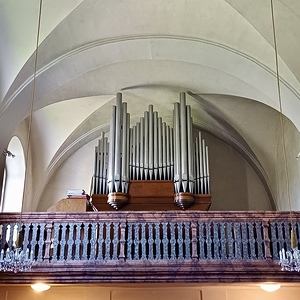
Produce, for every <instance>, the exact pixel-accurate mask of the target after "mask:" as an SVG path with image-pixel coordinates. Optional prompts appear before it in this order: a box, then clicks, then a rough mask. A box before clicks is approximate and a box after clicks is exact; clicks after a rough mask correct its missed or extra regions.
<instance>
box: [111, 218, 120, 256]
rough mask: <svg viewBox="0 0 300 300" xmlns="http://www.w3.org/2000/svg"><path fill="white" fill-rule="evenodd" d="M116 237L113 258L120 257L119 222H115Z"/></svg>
mask: <svg viewBox="0 0 300 300" xmlns="http://www.w3.org/2000/svg"><path fill="white" fill-rule="evenodd" d="M113 231H114V239H113V255H112V260H117V259H118V244H119V223H118V222H114V223H113Z"/></svg>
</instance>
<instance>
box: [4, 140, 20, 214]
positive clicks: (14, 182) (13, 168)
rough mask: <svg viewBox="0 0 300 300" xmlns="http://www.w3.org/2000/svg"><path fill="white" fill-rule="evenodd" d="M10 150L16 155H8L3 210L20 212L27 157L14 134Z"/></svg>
mask: <svg viewBox="0 0 300 300" xmlns="http://www.w3.org/2000/svg"><path fill="white" fill-rule="evenodd" d="M8 150H9V151H10V152H11V153H13V154H14V155H15V156H14V157H12V156H6V166H5V173H4V177H3V191H2V201H1V211H2V212H20V211H21V209H22V198H23V189H24V180H25V158H24V151H23V147H22V144H21V142H20V140H19V138H17V137H16V136H14V137H13V138H12V139H11V141H10V143H9V145H8Z"/></svg>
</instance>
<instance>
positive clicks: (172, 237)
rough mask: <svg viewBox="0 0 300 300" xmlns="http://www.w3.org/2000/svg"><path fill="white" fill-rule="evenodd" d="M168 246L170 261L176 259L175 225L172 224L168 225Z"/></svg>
mask: <svg viewBox="0 0 300 300" xmlns="http://www.w3.org/2000/svg"><path fill="white" fill-rule="evenodd" d="M170 246H171V249H170V250H171V253H170V259H172V260H175V259H176V258H177V257H176V238H175V225H174V223H173V222H172V223H170Z"/></svg>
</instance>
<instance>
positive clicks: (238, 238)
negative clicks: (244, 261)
mask: <svg viewBox="0 0 300 300" xmlns="http://www.w3.org/2000/svg"><path fill="white" fill-rule="evenodd" d="M233 226H234V228H233V234H234V235H233V236H234V240H235V258H236V259H241V258H242V248H241V244H242V239H241V228H240V223H234V225H233Z"/></svg>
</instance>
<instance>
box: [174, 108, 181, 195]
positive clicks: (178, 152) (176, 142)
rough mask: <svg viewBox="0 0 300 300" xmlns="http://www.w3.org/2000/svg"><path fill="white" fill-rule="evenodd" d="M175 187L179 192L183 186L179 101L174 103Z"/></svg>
mask: <svg viewBox="0 0 300 300" xmlns="http://www.w3.org/2000/svg"><path fill="white" fill-rule="evenodd" d="M173 123H174V125H173V126H174V188H175V192H176V193H179V192H180V188H181V161H180V157H181V147H180V144H181V143H180V123H179V103H175V104H174V115H173Z"/></svg>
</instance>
